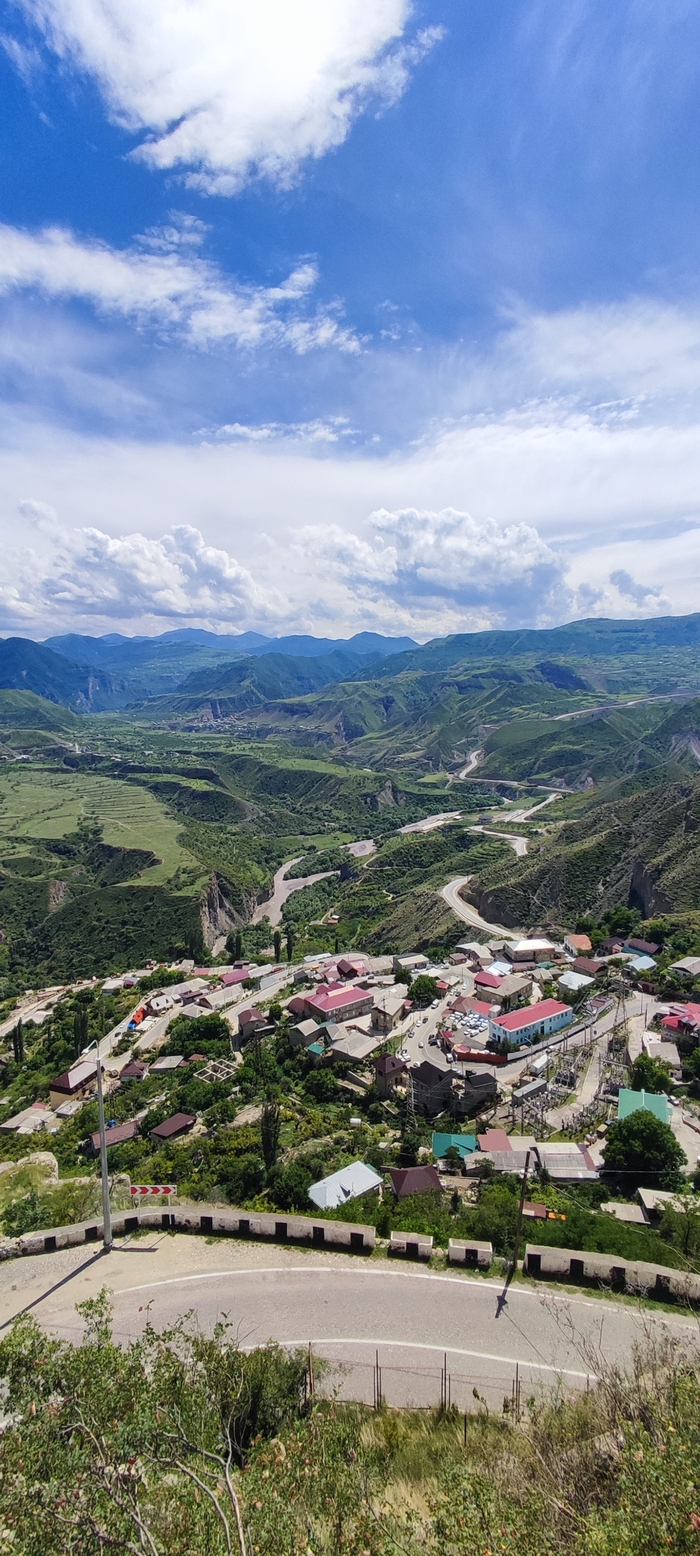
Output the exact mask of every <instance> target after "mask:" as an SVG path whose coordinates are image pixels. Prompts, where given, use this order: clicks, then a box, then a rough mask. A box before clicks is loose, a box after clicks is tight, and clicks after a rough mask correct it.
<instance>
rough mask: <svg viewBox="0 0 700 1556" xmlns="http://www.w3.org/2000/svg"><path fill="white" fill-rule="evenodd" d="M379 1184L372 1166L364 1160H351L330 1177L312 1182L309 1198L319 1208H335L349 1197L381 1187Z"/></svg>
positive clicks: (345, 1202)
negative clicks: (346, 1165)
mask: <svg viewBox="0 0 700 1556" xmlns="http://www.w3.org/2000/svg"><path fill="white" fill-rule="evenodd" d="M381 1184H382V1180H381V1178H380V1176H379V1173H378V1172H375V1170H374V1168H373V1167H368V1166H367V1164H366V1162H351V1163H350V1165H349V1167H341V1168H340V1170H339V1171H338V1172H332V1173H331V1174H330V1177H328V1178H320V1179H319V1181H318V1183H312V1185H311V1188H310V1189H309V1199H310V1200H311V1201H312V1203H313V1204H314V1205H317V1206H318V1208H319V1210H336V1209H337V1208H338V1206H339V1205H347V1203H348V1201H349V1200H351V1199H359V1197H360V1195H361V1194H367V1193H369V1192H370V1191H371V1190H376V1189H379V1188H381Z"/></svg>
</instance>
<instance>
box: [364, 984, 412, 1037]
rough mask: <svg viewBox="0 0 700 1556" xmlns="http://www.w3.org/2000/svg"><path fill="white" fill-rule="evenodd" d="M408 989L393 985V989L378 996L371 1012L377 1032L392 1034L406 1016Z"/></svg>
mask: <svg viewBox="0 0 700 1556" xmlns="http://www.w3.org/2000/svg"><path fill="white" fill-rule="evenodd" d="M407 993H408V989H407V988H406V987H405V986H404V985H402V984H395V985H394V989H393V990H390V991H387V993H386V994H380V995H379V996H378V998H377V1000H376V1002H375V1005H374V1009H373V1011H372V1021H373V1023H374V1026H375V1027H376V1028H377V1031H378V1032H385V1033H389V1032H393V1030H394V1027H397V1026H398V1025H399V1022H400V1021H402V1020H403V1018H404V1015H405V1014H406V995H407Z"/></svg>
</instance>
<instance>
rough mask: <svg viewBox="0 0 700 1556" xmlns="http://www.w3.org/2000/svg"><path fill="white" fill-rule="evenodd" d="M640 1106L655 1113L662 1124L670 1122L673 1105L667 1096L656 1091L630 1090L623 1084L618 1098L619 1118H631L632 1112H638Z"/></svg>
mask: <svg viewBox="0 0 700 1556" xmlns="http://www.w3.org/2000/svg"><path fill="white" fill-rule="evenodd" d="M640 1108H646V1110H647V1112H648V1113H653V1114H654V1115H655V1117H656V1118H658V1119H660V1120H661V1123H662V1124H668V1123H670V1119H671V1106H670V1103H669V1101H668V1098H667V1097H664V1096H663V1095H659V1094H657V1093H656V1092H654V1091H628V1090H627V1088H626V1087H625V1086H621V1087H620V1095H619V1097H618V1099H617V1116H618V1118H629V1116H630V1113H638V1112H639V1109H640Z"/></svg>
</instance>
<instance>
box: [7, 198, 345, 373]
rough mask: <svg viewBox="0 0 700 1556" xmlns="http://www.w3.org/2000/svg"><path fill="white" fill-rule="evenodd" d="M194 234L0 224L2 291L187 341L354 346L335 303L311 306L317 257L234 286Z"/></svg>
mask: <svg viewBox="0 0 700 1556" xmlns="http://www.w3.org/2000/svg"><path fill="white" fill-rule="evenodd" d="M163 231H165V236H163ZM183 232H184V237H183ZM199 237H200V232H199V228H198V226H197V227H195V228H194V229H193V228H192V227H191V226H189V225H188V226H186V227H184V229H183V228H182V227H181V228H179V229H178V228H177V227H172V228H169V229H165V230H163V229H160V230H159V232H158V233H157V234H155V235H153V234H152V235H151V237H150V240H149V241H150V242H151V243H154V242H155V243H156V244H157V245H158V247H157V248H156V252H153V251H151V250H147V251H144V249H143V248H132V249H113V248H109V247H108V246H107V245H106V244H102V243H87V242H81V241H80V240H79V239H77V238H75V237H74V236H73V234H72V233H70V232H67V231H65V230H64V229H62V228H57V227H49V228H46V229H44V231H42V232H40V233H38V234H35V235H34V234H32V233H29V232H22V231H20V230H18V229H17V228H15V227H9V226H6V225H0V294H2V293H10V292H17V291H26V290H29V291H36V292H39V293H41V294H43V295H44V296H46V297H49V298H56V299H63V298H74V299H81V300H83V301H86V302H89V303H91V304H92V305H93V306H95V307H96V308H98V309H101V310H102V311H104V312H105V313H108V314H117V315H121V316H122V317H123V318H127V319H131V320H134V321H135V322H136V323H138V324H151V325H155V326H158V327H159V328H160V329H161V330H163V331H165V332H166V333H168V334H172V335H178V336H180V337H182V338H184V340H185V341H186V342H187V343H188V344H189V345H190V346H194V347H204V348H205V347H209V346H212V345H214V344H217V343H221V342H227V341H228V342H232V343H234V344H235V345H237V346H241V347H244V348H246V347H247V348H251V347H256V346H260V345H263V344H282V345H286V346H289V347H291V349H292V350H293V351H295V352H297V353H299V354H304V353H305V352H307V351H310V350H312V349H313V348H315V347H323V346H334V347H336V348H337V349H339V350H341V351H349V352H356V351H357V350H358V349H359V343H358V340H357V337H356V336H355V335H354V334H353V333H352V331H351V330H349V329H347V328H345V326H343V325H342V324H341V323H340V320H339V310H338V308H337V307H331V308H329V307H326V308H319V309H317V310H316V312H311V311H310V310H309V307H308V300H309V295H310V293H311V292H312V291H313V288H314V287H315V285H316V282H317V280H318V274H317V271H316V267H315V265H313V264H311V263H310V262H305V263H304V264H301V265H298V266H297V268H296V269H295V270H293V271H292V273H291V274H290V275H289V276H288V277H287V279H286V280H285V281H283V282H282V284H281V285H279V286H269V287H262V286H249V287H244V286H240V285H239V286H236V285H234V284H232V283H231V282H230V281H228V280H226V278H225V277H224V276H223V275H222V274H221V272H220V271H219V270H217V268H216V266H215V265H213V264H211V263H209V262H208V261H207V260H204V259H201V258H199V257H198V256H197V255H196V254H192V253H190V252H188V250H189V249H191V248H192V247H193V246H194V244H195V243H196V242H197V241H198V240H199ZM183 246H184V248H185V252H184V253H182V252H181V250H182V248H183Z"/></svg>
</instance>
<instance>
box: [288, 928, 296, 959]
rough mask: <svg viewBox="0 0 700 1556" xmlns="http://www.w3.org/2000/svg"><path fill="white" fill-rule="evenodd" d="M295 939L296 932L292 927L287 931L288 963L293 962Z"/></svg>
mask: <svg viewBox="0 0 700 1556" xmlns="http://www.w3.org/2000/svg"><path fill="white" fill-rule="evenodd" d="M294 939H295V936H294V930H293V929H292V927H291V925H290V927H289V929H288V930H287V961H288V962H291V960H292V956H293V953H294Z"/></svg>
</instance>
